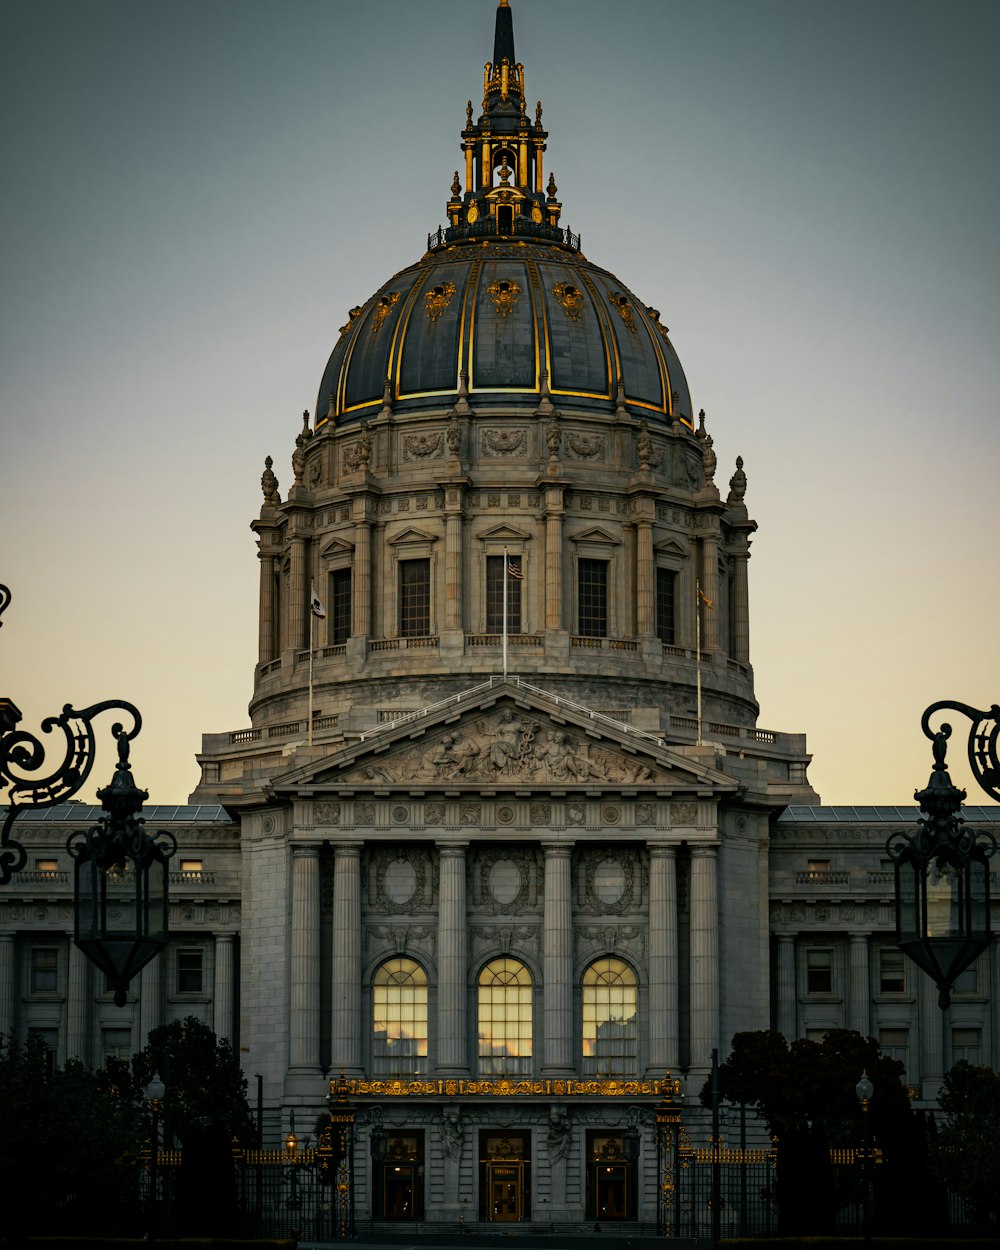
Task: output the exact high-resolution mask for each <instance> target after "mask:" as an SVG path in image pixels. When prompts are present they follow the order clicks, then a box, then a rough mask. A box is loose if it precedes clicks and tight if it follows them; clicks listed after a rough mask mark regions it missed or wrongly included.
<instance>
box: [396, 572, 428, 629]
mask: <svg viewBox="0 0 1000 1250" xmlns="http://www.w3.org/2000/svg"><path fill="white" fill-rule="evenodd" d="M430 632H431V562H430V560H401V561H400V564H399V636H400V637H401V638H426V637H427V636H428V635H429V634H430Z"/></svg>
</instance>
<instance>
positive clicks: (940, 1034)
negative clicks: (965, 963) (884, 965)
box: [906, 967, 946, 1102]
mask: <svg viewBox="0 0 1000 1250" xmlns="http://www.w3.org/2000/svg"><path fill="white" fill-rule="evenodd" d="M906 971H907V975H912V976H914V977H916V978H917V1004H918V1011H919V1020H920V1032H919V1034H918V1042H919V1044H918V1045H917V1046H916V1047H915V1048H914V1047H913V1044H912V1043H913V1039H912V1038H911V1039H910V1046H911V1049H910V1054H911V1055H912V1056H913V1059H916V1060H918V1061H919V1064H920V1072H919V1074H918V1073H917V1072H916V1067H917V1064H916V1063H915V1062H913V1060H911V1062H910V1072H908V1073H907V1075H908V1076H909V1079H910V1080H911V1081H913V1082H914V1084H916V1083H917V1082H918V1080H919V1089H920V1097H921V1098H922V1099H924V1100H926V1101H927V1102H937V1096H938V1093H939V1092H940V1089H941V1082H942V1080H943V1079H944V1027H945V1018H946V1017H945V1013H944V1012H943V1011H942V1010H941V1008H940V1007H939V1006H938V990H937V986H936V985H935V984H934V982H933V981H932V980H931V979H930V977H929V976H927V975H926V974H925V973H923V972H921V971H919V969H917V968H912V969H911V968H909V967H907V970H906Z"/></svg>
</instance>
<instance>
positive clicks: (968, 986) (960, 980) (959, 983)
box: [951, 964, 979, 994]
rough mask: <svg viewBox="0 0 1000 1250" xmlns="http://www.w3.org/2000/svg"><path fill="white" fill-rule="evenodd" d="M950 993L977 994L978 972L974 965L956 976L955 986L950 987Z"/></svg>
mask: <svg viewBox="0 0 1000 1250" xmlns="http://www.w3.org/2000/svg"><path fill="white" fill-rule="evenodd" d="M951 992H952V993H953V994H976V993H978V992H979V970H978V969H977V968H976V965H975V964H973V965H972V967H971V968H966V969H965V971H964V972H960V973H959V974H958V976H957V977H956V978H955V984H954V985H953V986H952V987H951Z"/></svg>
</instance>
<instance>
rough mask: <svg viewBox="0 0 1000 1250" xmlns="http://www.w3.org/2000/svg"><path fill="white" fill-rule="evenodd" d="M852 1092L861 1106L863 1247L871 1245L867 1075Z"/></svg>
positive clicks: (869, 1092)
mask: <svg viewBox="0 0 1000 1250" xmlns="http://www.w3.org/2000/svg"><path fill="white" fill-rule="evenodd" d="M854 1092H855V1093H856V1094H857V1096H858V1102H859V1103H860V1104H861V1227H862V1231H863V1234H864V1239H865V1245H866V1246H869V1245H871V1239H872V1229H871V1209H870V1198H869V1193H868V1190H869V1185H870V1179H871V1178H870V1175H869V1170H868V1160H869V1156H870V1154H871V1151H870V1149H869V1144H870V1138H871V1134H870V1131H869V1125H868V1104H869V1103H870V1102H871V1100H872V1094H873V1093H874V1092H875V1088H874V1086H873V1085H872V1083H871V1081H870V1080H869V1079H868V1073H867V1072H862V1073H861V1080H860V1081H858V1083H857V1085H855V1087H854Z"/></svg>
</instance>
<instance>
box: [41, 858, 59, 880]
mask: <svg viewBox="0 0 1000 1250" xmlns="http://www.w3.org/2000/svg"><path fill="white" fill-rule="evenodd" d="M35 872H37V873H40V874H41V875H42V876H43V877H54V876H56V874H57V873H58V872H59V861H58V860H57V859H36V860H35Z"/></svg>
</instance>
